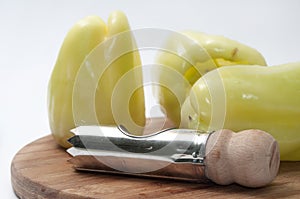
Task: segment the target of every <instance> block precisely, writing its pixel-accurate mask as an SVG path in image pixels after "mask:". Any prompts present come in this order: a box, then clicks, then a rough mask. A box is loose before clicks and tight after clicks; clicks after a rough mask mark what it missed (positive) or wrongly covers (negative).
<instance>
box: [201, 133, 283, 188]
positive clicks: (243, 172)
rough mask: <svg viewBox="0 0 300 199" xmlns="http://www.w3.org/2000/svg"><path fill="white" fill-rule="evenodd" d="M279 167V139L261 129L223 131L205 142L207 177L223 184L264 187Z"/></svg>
mask: <svg viewBox="0 0 300 199" xmlns="http://www.w3.org/2000/svg"><path fill="white" fill-rule="evenodd" d="M279 164H280V155H279V147H278V144H277V142H276V140H275V139H274V138H273V137H272V136H271V135H270V134H268V133H266V132H264V131H261V130H245V131H241V132H239V133H235V132H233V131H231V130H225V129H223V130H219V131H216V132H214V133H213V134H211V135H210V137H209V139H208V141H207V143H206V159H205V165H206V167H205V175H206V177H207V178H209V179H210V180H212V181H213V182H215V183H217V184H220V185H228V184H231V183H237V184H240V185H243V186H247V187H262V186H265V185H267V184H269V183H270V182H271V181H272V180H273V179H274V178H275V177H276V175H277V173H278V169H279Z"/></svg>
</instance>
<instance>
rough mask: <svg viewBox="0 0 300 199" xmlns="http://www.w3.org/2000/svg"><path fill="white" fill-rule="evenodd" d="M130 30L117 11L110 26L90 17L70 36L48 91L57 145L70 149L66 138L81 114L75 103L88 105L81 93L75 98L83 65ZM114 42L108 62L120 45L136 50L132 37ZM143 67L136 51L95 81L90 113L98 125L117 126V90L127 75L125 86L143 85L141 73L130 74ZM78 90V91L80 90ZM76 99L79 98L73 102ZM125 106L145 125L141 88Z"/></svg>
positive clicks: (125, 20)
mask: <svg viewBox="0 0 300 199" xmlns="http://www.w3.org/2000/svg"><path fill="white" fill-rule="evenodd" d="M127 31H130V26H129V23H128V20H127V17H126V16H125V14H124V13H122V12H120V11H115V12H113V13H111V15H110V16H109V18H108V22H107V24H105V23H104V21H103V20H102V19H101V18H100V17H98V16H88V17H86V18H84V19H82V20H80V21H79V22H78V23H76V24H75V25H74V26H73V27H72V28H71V30H70V31H69V33H68V34H67V36H66V38H65V40H64V42H63V44H62V47H61V49H60V52H59V55H58V58H57V62H56V64H55V67H54V69H53V72H52V75H51V79H50V81H49V89H48V113H49V122H50V127H51V132H52V135H53V137H54V138H55V140H56V142H57V143H58V144H60V145H61V146H63V147H69V146H70V144H69V143H68V142H67V139H68V138H70V137H71V136H72V133H70V130H71V129H72V128H74V127H75V126H76V124H75V121H74V119H75V118H74V114H78V113H74V110H73V108H74V107H73V106H74V104H73V103H74V101H76V102H78V101H79V102H80V103H82V104H84V103H86V102H85V101H82V102H81V101H80V100H82V99H81V97H84V96H80V92H79V95H75V96H74V92H75V89H77V88H74V84H75V82H76V81H77V79H76V78H77V76H78V72H79V70H80V67H81V65H82V63H83V62H84V60H85V59H87V58H88V56H89V54H90V53H91V52H93V50H95V48H96V47H97V46H99V45H100V44H102V43H103V42H105V41H108V40H110V39H113V37H114V36H116V35H119V34H120V33H123V32H127ZM112 41H113V42H110V46H109V47H108V48H107V49H104V50H107V52H106V55H107V59H109V55H110V53H113V52H112V51H117V50H118V48H120V46H125V45H127V46H128V45H129V48H132V49H134V48H135V41H134V38H133V36H129V37H126V39H123V40H122V39H115V40H112ZM88 61H90V60H88ZM88 61H86V63H87V64H89V63H88ZM100 61H101V60H100ZM105 61H107V60H103V63H104V62H105ZM91 64H93V63H91ZM140 65H141V61H140V57H139V53H138V52H137V51H132V52H130V53H127V54H125V55H121V56H120V57H119V58H118V59H116V60H114V61H113V62H112V63H110V65H109V67H108V68H107V69H106V70H105V71H104V73H103V75H102V76H101V78H100V79H99V81H98V82H96V83H97V88H96V90H95V96H94V97H95V110H92V111H91V114H93V111H95V113H96V115H97V120H98V121H97V122H99V124H101V125H115V123H116V121H115V118H114V115H113V112H112V107H111V103H112V94H113V90H114V87H115V86H116V84H117V82H118V81H119V80H120V79H121V78H122V77H123V75H125V74H127V76H128V74H129V77H130V78H129V79H128V78H127V80H126V81H127V82H122V83H123V84H126V85H129V86H134V85H141V84H142V73H137V72H135V73H127V72H128V71H130V70H132V69H133V68H135V67H137V66H140ZM100 67H106V66H104V64H103V66H101V65H100ZM103 70H104V69H103ZM93 75H94V72H93V71H90V73H89V74H88V75H87V78H90V77H92V76H93ZM130 75H131V76H130ZM76 83H78V84H84V83H85V82H84V79H82V81H81V82H76ZM76 91H77V92H78V90H76ZM118 91H119V92H121V94H119V95H121V96H122V95H123V94H124V95H125V94H126V93H125V92H127V91H120V90H118ZM122 92H124V93H122ZM74 97H75V98H76V99H74ZM124 100H126V99H116V102H117V103H118V101H124ZM126 105H127V107H125V108H127V109H129V112H130V115H131V117H132V120H133V121H134V122H135V123H136V124H137V125H139V126H144V124H145V113H144V111H145V107H144V92H143V88H141V87H139V88H138V89H136V90H135V92H134V93H133V94H132V96H131V98H130V100H129V105H128V104H126ZM126 105H125V106H126ZM79 109H80V110H77V111H78V112H79V114H80V112H81V111H82V112H84V111H86V110H84V109H85V108H84V106H82V107H80V108H79ZM87 120H89V119H87ZM127 120H128V122H130V121H129V119H127V118H123V120H122V121H123V122H124V121H125V124H124V123H123V125H125V126H126V121H127ZM82 122H84V124H89V125H91V124H94V125H96V124H98V123H95V121H94V120H91V121H82ZM131 130H132V129H131ZM131 132H132V133H135V134H138V133H139V132H135V131H131Z"/></svg>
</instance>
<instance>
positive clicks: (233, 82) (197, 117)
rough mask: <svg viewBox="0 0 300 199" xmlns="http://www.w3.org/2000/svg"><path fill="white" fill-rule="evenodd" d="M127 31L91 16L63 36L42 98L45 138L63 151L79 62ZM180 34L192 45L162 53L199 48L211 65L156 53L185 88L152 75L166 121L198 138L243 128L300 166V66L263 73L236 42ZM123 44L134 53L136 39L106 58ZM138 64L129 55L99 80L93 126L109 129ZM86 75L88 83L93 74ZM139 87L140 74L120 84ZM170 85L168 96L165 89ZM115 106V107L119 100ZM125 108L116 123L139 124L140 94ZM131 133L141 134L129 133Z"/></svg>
mask: <svg viewBox="0 0 300 199" xmlns="http://www.w3.org/2000/svg"><path fill="white" fill-rule="evenodd" d="M126 31H130V26H129V23H128V20H127V18H126V16H125V15H124V13H122V12H120V11H116V12H113V13H112V14H111V15H110V17H109V19H108V22H107V24H105V23H104V22H103V21H102V19H100V18H99V17H96V16H90V17H87V18H84V19H83V20H81V21H79V22H78V23H77V24H75V26H74V27H73V28H72V29H71V30H70V32H69V33H68V34H67V36H66V38H65V40H64V43H63V45H62V47H61V50H60V53H59V56H58V59H57V62H56V65H55V67H54V70H53V73H52V76H51V79H50V82H49V95H48V108H49V120H50V127H51V131H52V134H53V136H54V138H55V140H56V141H57V143H59V144H60V145H61V146H63V147H69V144H68V142H67V139H68V138H70V137H71V136H72V134H71V133H70V129H72V128H74V127H76V125H77V123H76V124H75V121H74V114H75V113H74V109H73V108H74V107H73V106H74V98H75V100H76V99H77V98H78V100H79V102H82V103H83V104H84V103H85V101H84V96H80V95H79V96H76V95H74V85H75V84H76V78H77V76H78V74H77V73H78V71H79V70H80V67H81V66H82V63H83V62H87V61H86V58H87V56H88V55H89V54H90V53H91V52H93V50H94V49H95V48H96V47H97V46H98V45H99V44H101V43H102V42H104V41H106V40H108V39H110V38H112V37H114V36H115V35H118V34H119V33H122V32H126ZM180 34H182V35H185V36H186V37H187V38H189V40H191V41H193V43H195V44H196V45H194V46H190V45H185V44H184V42H183V41H180V40H178V39H174V38H173V39H172V38H170V40H169V41H167V42H166V46H169V47H170V46H171V48H173V49H174V51H178V50H179V49H180V51H181V53H182V54H185V55H193V53H194V52H195V51H196V50H198V49H196V50H195V49H193V48H201V49H202V50H203V51H205V53H206V55H207V57H209V59H203V57H200V56H189V57H190V60H186V59H185V58H183V57H182V56H178V55H175V54H173V53H168V52H160V53H159V55H158V58H157V62H158V63H159V64H161V65H163V66H165V67H166V68H167V69H170V70H172V71H175V72H177V73H178V74H180V75H181V76H182V77H183V79H184V80H185V81H186V82H188V83H187V84H181V85H179V86H175V87H174V80H172V77H171V78H170V73H168V72H166V71H168V70H161V72H159V73H158V74H155V75H156V76H157V77H158V81H161V82H163V84H161V85H160V84H158V86H156V87H155V91H154V95H155V97H156V98H157V99H158V101H159V103H160V104H161V105H162V107H163V109H164V111H165V113H166V116H167V117H168V118H170V119H171V120H172V121H173V123H174V124H175V125H176V126H177V127H180V128H193V129H201V130H204V131H210V130H216V129H220V128H226V129H231V130H233V131H236V132H237V131H241V130H243V129H261V130H264V131H266V132H269V133H270V134H271V135H272V136H273V137H274V138H275V139H276V140H277V141H278V143H279V146H280V153H281V160H289V161H299V160H300V136H299V135H300V134H299V132H298V131H300V125H299V121H300V120H299V119H300V63H292V64H285V65H280V66H272V67H268V66H266V62H265V59H264V58H263V56H262V55H261V54H260V53H259V52H257V51H256V50H255V49H253V48H251V47H249V46H246V45H244V44H241V43H239V42H236V41H233V40H230V39H228V38H225V37H222V36H214V35H208V34H204V33H200V32H182V33H180ZM124 45H130V46H131V47H134V45H135V41H134V37H133V36H130V37H127V39H126V40H116V41H114V42H111V44H110V46H109V48H108V49H107V52H106V55H107V57H109V55H110V53H111V52H112V51H114V49H118V48H119V47H120V46H124ZM140 65H141V60H140V56H139V53H138V52H137V51H133V52H130V53H127V54H124V55H122V56H121V57H119V58H118V59H116V60H114V61H113V62H112V63H110V66H109V67H108V68H107V69H106V70H105V71H104V73H103V75H102V76H101V78H100V79H99V80H98V81H97V86H96V89H95V95H94V97H95V113H93V114H95V115H96V117H97V122H98V124H101V125H115V123H116V120H115V118H114V116H113V110H112V107H111V100H112V95H113V90H114V87H115V86H116V84H117V82H118V81H119V80H120V79H121V78H122V76H124V75H125V74H128V72H129V71H130V70H132V69H134V68H136V67H139V66H140ZM100 67H101V66H100ZM103 67H104V66H103ZM89 75H90V77H92V76H93V72H91V73H90V74H89ZM142 81H143V80H142V73H141V71H140V72H136V73H132V74H131V76H130V78H127V79H126V81H125V82H123V84H127V85H130V86H135V85H142ZM79 83H80V82H79ZM168 86H170V87H173V88H174V89H173V90H170V89H169V88H168ZM119 92H122V91H119ZM125 92H126V91H124V95H125ZM122 95H123V93H121V95H119V96H122ZM80 100H81V101H80ZM119 100H120V103H121V101H122V100H123V99H119ZM117 103H118V99H117ZM125 108H127V109H128V110H129V112H130V116H131V118H128V117H127V116H122V117H123V120H122V122H124V123H125V124H126V123H127V122H128V123H130V122H132V121H133V122H134V123H136V124H138V125H139V126H143V125H145V107H144V92H143V88H141V87H139V88H138V89H136V90H135V92H134V93H133V94H132V96H131V99H130V100H129V101H128V104H127V106H126V107H125ZM81 109H82V110H79V112H80V111H82V112H86V110H84V106H82V108H81ZM77 111H78V110H77ZM120 111H122V110H120ZM76 114H77V113H76ZM81 124H82V125H84V124H89V125H91V124H95V121H94V120H92V119H91V120H90V121H89V119H86V118H85V119H84V120H83V121H82V123H81ZM130 132H134V133H135V134H137V135H138V134H140V133H141V132H140V131H138V130H136V131H135V129H134V128H132V129H131V131H130ZM254 147H255V146H254Z"/></svg>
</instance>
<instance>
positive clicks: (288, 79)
mask: <svg viewBox="0 0 300 199" xmlns="http://www.w3.org/2000/svg"><path fill="white" fill-rule="evenodd" d="M182 120H183V123H182V127H183V128H192V129H202V130H205V131H207V130H208V131H211V130H217V129H220V128H225V129H231V130H233V131H236V132H238V131H241V130H244V129H261V130H264V131H266V132H268V133H270V134H271V135H272V136H273V137H274V138H275V139H276V140H277V142H278V143H279V148H280V156H281V160H289V161H299V160H300V123H299V122H300V62H299V63H291V64H285V65H279V66H271V67H261V66H230V67H222V68H218V69H216V70H214V71H211V72H209V73H207V74H206V75H204V76H203V77H202V78H200V79H199V80H198V81H197V82H196V83H195V84H194V86H193V87H192V89H191V92H190V95H189V97H188V98H187V99H186V101H185V102H184V105H183V107H182ZM253 147H255V146H253Z"/></svg>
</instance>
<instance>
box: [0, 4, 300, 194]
mask: <svg viewBox="0 0 300 199" xmlns="http://www.w3.org/2000/svg"><path fill="white" fill-rule="evenodd" d="M116 9H119V10H122V11H124V12H125V13H126V14H127V16H128V18H129V20H130V24H131V27H132V28H133V29H137V28H146V27H153V28H166V29H171V30H186V29H189V30H198V31H202V32H207V33H212V34H220V35H224V36H227V37H230V38H232V39H235V40H238V41H240V42H242V43H245V44H248V45H250V46H252V47H254V48H256V49H257V50H259V51H260V52H261V53H262V54H263V55H264V56H265V58H266V60H267V62H268V64H269V65H276V64H282V63H288V62H295V61H300V26H299V24H300V12H299V10H300V1H298V0H281V1H280V0H264V1H263V0H248V1H239V0H226V1H221V0H207V1H203V0H185V1H179V0H172V1H171V0H168V1H167V0H165V1H163V0H151V1H139V0H131V1H130V0H129V1H124V0H120V1H116V0H107V1H99V0H98V1H91V0H89V1H79V0H51V1H50V0H49V1H40V0H39V1H38V0H36V1H34V0H27V1H9V0H7V1H4V0H0V196H1V198H15V196H14V194H13V191H12V188H11V183H10V163H11V160H12V158H13V156H14V154H15V153H17V151H18V150H19V149H21V148H22V147H23V146H24V145H26V144H28V143H29V142H31V141H34V140H35V139H37V138H39V137H42V136H44V135H47V134H49V133H50V131H49V126H48V118H47V84H48V80H49V77H50V74H51V71H52V68H53V66H54V64H55V61H56V57H57V54H58V51H59V49H60V46H61V44H62V41H63V39H64V37H65V35H66V33H67V31H68V30H69V29H70V27H71V26H72V25H73V24H74V23H75V22H76V21H78V20H79V19H81V18H83V17H85V16H87V15H99V16H100V17H102V18H103V19H104V20H106V19H107V17H108V15H109V13H110V12H111V11H113V10H116ZM299 78H300V77H299Z"/></svg>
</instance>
